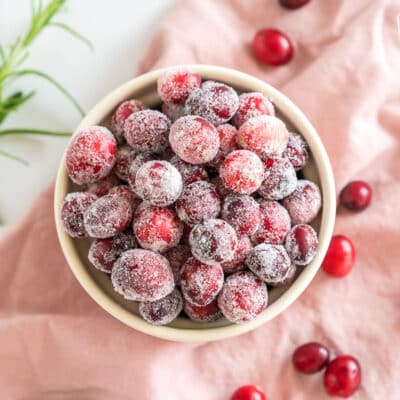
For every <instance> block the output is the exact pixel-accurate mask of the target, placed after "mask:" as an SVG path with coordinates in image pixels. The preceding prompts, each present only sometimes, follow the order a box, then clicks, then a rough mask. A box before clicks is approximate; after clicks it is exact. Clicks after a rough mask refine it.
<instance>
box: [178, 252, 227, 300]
mask: <svg viewBox="0 0 400 400" xmlns="http://www.w3.org/2000/svg"><path fill="white" fill-rule="evenodd" d="M223 283H224V272H223V270H222V267H221V265H220V264H217V263H215V264H203V263H202V262H200V261H199V260H196V259H195V258H193V257H191V258H189V259H188V260H187V261H186V263H185V265H184V266H183V268H182V272H181V288H182V293H183V296H184V297H185V299H186V300H187V301H189V302H190V303H192V304H194V305H196V306H206V305H207V304H210V303H211V302H212V301H213V300H214V299H215V298H216V296H217V294H218V293H219V291H220V290H221V288H222V285H223Z"/></svg>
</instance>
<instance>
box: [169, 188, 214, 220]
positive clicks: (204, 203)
mask: <svg viewBox="0 0 400 400" xmlns="http://www.w3.org/2000/svg"><path fill="white" fill-rule="evenodd" d="M220 210H221V200H220V199H219V196H218V193H217V191H216V190H215V188H214V186H213V185H211V184H210V183H208V182H205V181H197V182H193V183H191V184H190V185H187V186H185V187H184V188H183V191H182V194H181V197H179V199H178V201H177V202H176V212H177V214H178V216H179V218H180V219H181V220H182V221H184V222H186V223H187V224H189V225H195V224H198V223H199V222H202V221H203V220H207V219H210V218H215V217H216V216H218V214H219V212H220Z"/></svg>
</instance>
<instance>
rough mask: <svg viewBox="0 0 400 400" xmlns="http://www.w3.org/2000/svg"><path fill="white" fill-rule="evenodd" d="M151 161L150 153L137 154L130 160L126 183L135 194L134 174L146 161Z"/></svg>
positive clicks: (152, 158)
mask: <svg viewBox="0 0 400 400" xmlns="http://www.w3.org/2000/svg"><path fill="white" fill-rule="evenodd" d="M152 160H154V156H153V154H152V153H149V152H144V153H139V154H137V155H136V157H135V158H134V159H133V160H132V162H131V165H130V166H129V170H128V183H129V186H130V187H131V189H132V190H133V191H134V192H135V193H136V173H137V172H138V171H139V169H140V167H142V166H143V165H144V164H146V163H147V162H148V161H152Z"/></svg>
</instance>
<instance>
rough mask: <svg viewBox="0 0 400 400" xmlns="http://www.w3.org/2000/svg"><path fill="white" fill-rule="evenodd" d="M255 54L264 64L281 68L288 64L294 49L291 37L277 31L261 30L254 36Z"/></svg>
mask: <svg viewBox="0 0 400 400" xmlns="http://www.w3.org/2000/svg"><path fill="white" fill-rule="evenodd" d="M253 52H254V55H255V56H256V58H257V59H258V60H259V61H261V62H262V63H263V64H268V65H272V66H279V65H284V64H287V63H288V62H289V61H290V60H291V59H292V57H293V53H294V49H293V45H292V42H291V41H290V39H289V37H288V36H287V35H285V34H284V33H283V32H281V31H279V30H277V29H261V30H259V31H258V32H256V34H255V35H254V38H253Z"/></svg>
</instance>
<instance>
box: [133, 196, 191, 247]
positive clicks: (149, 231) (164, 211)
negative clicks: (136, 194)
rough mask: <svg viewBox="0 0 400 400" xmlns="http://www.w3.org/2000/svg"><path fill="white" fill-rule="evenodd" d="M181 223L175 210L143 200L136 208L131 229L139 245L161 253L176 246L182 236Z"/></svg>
mask: <svg viewBox="0 0 400 400" xmlns="http://www.w3.org/2000/svg"><path fill="white" fill-rule="evenodd" d="M182 230H183V225H182V223H181V221H179V218H178V216H177V215H176V213H175V211H174V210H172V209H171V208H161V207H155V206H152V205H151V204H149V203H146V202H143V203H142V204H140V206H139V207H138V208H137V209H136V212H135V216H134V219H133V231H134V232H135V236H136V239H137V240H138V242H139V244H140V246H142V247H143V248H144V249H148V250H152V251H156V252H159V253H162V252H164V251H167V250H168V249H170V248H172V247H174V246H176V245H177V244H178V243H179V241H180V239H181V236H182Z"/></svg>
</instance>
